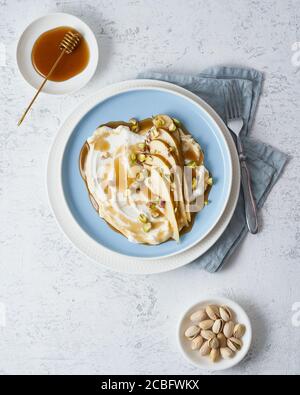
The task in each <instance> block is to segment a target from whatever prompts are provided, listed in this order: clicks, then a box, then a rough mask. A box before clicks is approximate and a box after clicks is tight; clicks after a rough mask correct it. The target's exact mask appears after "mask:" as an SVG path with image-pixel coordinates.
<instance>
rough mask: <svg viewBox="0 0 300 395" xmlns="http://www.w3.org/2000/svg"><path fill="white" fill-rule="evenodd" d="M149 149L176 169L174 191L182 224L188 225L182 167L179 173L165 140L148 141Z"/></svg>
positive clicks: (173, 156)
mask: <svg viewBox="0 0 300 395" xmlns="http://www.w3.org/2000/svg"><path fill="white" fill-rule="evenodd" d="M149 149H150V153H153V156H154V155H155V156H158V157H159V158H161V157H162V158H163V159H164V160H165V161H167V162H168V163H169V167H170V169H171V168H174V169H176V171H175V172H174V181H175V185H176V192H177V197H178V201H179V207H180V213H181V215H182V219H183V224H184V226H187V225H188V222H189V218H190V217H189V215H188V214H187V212H186V209H185V203H184V195H183V185H182V179H183V174H182V167H180V168H181V174H180V172H179V171H178V166H179V165H178V163H177V161H176V159H175V155H173V153H172V152H169V146H168V144H167V143H166V142H164V141H162V140H152V141H151V142H150V143H149Z"/></svg>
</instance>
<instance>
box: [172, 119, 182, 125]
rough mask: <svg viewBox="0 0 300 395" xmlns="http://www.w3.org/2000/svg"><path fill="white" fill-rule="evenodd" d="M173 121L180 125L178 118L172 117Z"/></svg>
mask: <svg viewBox="0 0 300 395" xmlns="http://www.w3.org/2000/svg"><path fill="white" fill-rule="evenodd" d="M172 119H173V122H174V123H175V125H177V126H179V125H180V121H178V119H176V118H172Z"/></svg>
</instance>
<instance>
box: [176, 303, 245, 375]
mask: <svg viewBox="0 0 300 395" xmlns="http://www.w3.org/2000/svg"><path fill="white" fill-rule="evenodd" d="M211 304H215V305H219V306H223V305H225V306H228V307H229V308H230V309H231V310H232V311H233V312H234V321H235V322H236V323H239V324H244V325H245V327H246V333H245V335H244V336H243V338H242V341H243V347H242V348H241V350H240V351H239V352H237V353H236V354H235V356H234V357H233V358H232V359H221V360H220V361H219V362H216V363H213V362H211V361H210V359H209V357H202V356H201V355H200V354H199V352H198V351H193V350H192V349H191V342H190V341H189V340H188V339H187V338H186V337H185V336H184V333H185V331H186V330H187V328H188V327H189V326H191V325H192V322H191V320H190V316H191V315H192V314H193V313H194V312H196V311H197V310H199V309H201V308H204V307H206V306H207V305H211ZM178 341H179V346H180V349H181V351H182V353H183V355H184V357H185V358H186V359H187V360H188V361H189V362H190V363H192V364H193V365H195V366H197V368H199V369H201V370H207V371H209V370H211V371H218V370H225V369H229V368H232V367H233V366H235V365H237V364H238V363H240V362H241V361H242V360H243V359H244V358H245V356H246V355H247V354H248V351H249V349H250V346H251V341H252V326H251V322H250V319H249V317H248V315H247V314H246V312H245V311H244V310H243V309H242V307H241V306H240V305H238V304H237V303H236V302H233V301H232V300H229V299H226V298H223V297H211V298H209V299H206V300H201V301H200V302H198V303H196V304H195V305H193V306H192V307H190V308H189V309H188V310H187V311H186V312H185V313H184V315H183V317H182V318H181V320H180V322H179V327H178Z"/></svg>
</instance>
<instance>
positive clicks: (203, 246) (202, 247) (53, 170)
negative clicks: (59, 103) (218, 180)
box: [47, 80, 240, 274]
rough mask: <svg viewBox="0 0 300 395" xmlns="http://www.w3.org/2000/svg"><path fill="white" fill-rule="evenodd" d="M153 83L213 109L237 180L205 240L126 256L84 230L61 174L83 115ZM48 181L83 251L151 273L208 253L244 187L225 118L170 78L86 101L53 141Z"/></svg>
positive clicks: (59, 214)
mask: <svg viewBox="0 0 300 395" xmlns="http://www.w3.org/2000/svg"><path fill="white" fill-rule="evenodd" d="M151 87H152V88H156V89H157V88H161V89H169V90H171V91H172V92H174V93H177V94H180V95H185V96H186V97H187V98H189V99H190V100H194V101H195V102H196V103H198V104H199V105H201V106H202V107H204V108H205V109H206V111H208V112H209V114H210V115H211V116H212V117H213V119H214V121H215V122H216V123H217V124H218V126H219V127H220V129H221V130H222V132H223V135H224V138H225V140H226V142H227V144H228V147H229V150H230V153H231V157H232V165H233V182H232V189H231V193H230V198H229V201H228V204H227V206H226V209H225V211H224V213H223V215H222V217H221V219H220V220H219V222H218V223H217V225H216V226H215V227H214V229H213V230H212V231H211V232H210V233H209V234H208V235H207V236H206V237H205V238H204V239H203V240H202V241H201V243H198V244H197V245H196V246H194V247H192V248H190V249H189V250H187V251H185V252H184V253H181V254H178V255H176V256H173V257H167V258H164V259H155V260H154V259H152V260H142V259H133V258H132V257H126V256H124V255H120V254H117V253H114V252H112V251H110V250H107V249H106V248H104V247H102V246H101V245H100V244H99V243H97V242H96V241H95V240H94V239H92V238H91V237H90V236H89V235H88V234H87V233H86V232H84V231H83V229H82V228H81V227H80V226H79V225H78V223H77V222H76V221H75V219H74V217H73V215H72V214H71V212H70V210H69V207H68V205H67V203H66V201H65V197H64V192H63V187H62V178H61V164H62V159H63V154H64V150H65V147H66V144H67V141H68V139H69V137H70V135H71V133H72V131H73V130H74V127H75V126H76V124H77V123H78V122H79V121H80V119H82V117H83V116H84V115H85V114H86V113H87V112H88V111H90V110H91V108H93V107H94V106H95V105H96V104H97V103H99V102H100V101H101V100H103V99H105V98H107V97H109V96H110V95H111V96H112V95H115V94H118V93H122V92H126V91H128V90H131V89H137V88H151ZM47 184H48V194H49V200H50V204H51V206H52V208H53V211H54V214H55V216H56V218H57V220H58V223H59V224H60V226H61V228H62V230H63V231H64V232H65V234H66V235H67V236H68V237H69V239H70V240H71V241H72V242H73V243H74V245H75V246H76V247H77V248H78V249H79V250H80V251H82V252H83V253H85V254H86V255H87V256H88V257H90V258H91V259H93V260H94V261H96V262H98V263H100V264H102V265H103V266H105V267H107V268H109V269H112V270H115V271H119V272H127V273H135V274H149V273H159V272H164V271H169V270H172V269H175V268H177V267H180V266H183V265H185V264H187V263H189V262H192V261H193V260H195V259H196V258H198V257H199V256H201V255H202V254H204V253H205V252H206V251H207V250H208V249H209V248H210V247H211V246H212V245H213V244H214V243H215V242H216V241H217V240H218V238H219V237H220V236H221V235H222V233H223V232H224V230H225V229H226V227H227V225H228V223H229V221H230V219H231V217H232V215H233V212H234V209H235V207H236V203H237V199H238V195H239V190H240V168H239V160H238V156H237V152H236V148H235V145H234V143H233V140H232V137H231V135H230V133H229V131H228V129H227V128H226V126H225V125H224V123H223V121H222V120H221V118H220V117H219V116H218V115H217V114H216V113H215V112H214V111H213V110H212V109H211V108H210V107H209V106H208V105H207V104H206V103H205V102H203V101H202V100H201V99H199V97H198V96H196V95H194V94H192V93H191V92H189V91H187V90H185V89H183V88H181V87H178V86H176V85H173V84H170V83H167V82H162V81H153V80H134V81H126V82H122V83H119V84H116V85H112V86H109V87H107V88H105V89H102V90H101V91H100V92H98V93H97V94H95V95H94V96H92V97H91V98H90V99H88V100H87V101H85V102H84V103H83V104H82V105H81V106H80V107H78V108H77V109H76V110H75V111H74V112H73V113H72V114H71V115H70V117H69V118H68V119H67V121H66V122H65V123H64V124H63V126H62V127H61V129H60V131H59V133H58V135H57V137H56V139H55V141H54V143H53V146H52V149H51V152H50V155H49V161H48V174H47Z"/></svg>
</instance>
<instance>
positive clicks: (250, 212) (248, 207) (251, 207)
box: [237, 138, 258, 234]
mask: <svg viewBox="0 0 300 395" xmlns="http://www.w3.org/2000/svg"><path fill="white" fill-rule="evenodd" d="M237 148H238V152H239V158H240V164H241V179H242V186H243V192H244V200H245V213H246V221H247V226H248V229H249V231H250V233H252V234H256V233H257V232H258V220H257V208H256V203H255V200H254V197H253V193H252V187H251V177H250V172H249V169H248V166H247V162H246V156H245V154H244V150H243V146H242V143H241V140H240V138H238V139H237Z"/></svg>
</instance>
